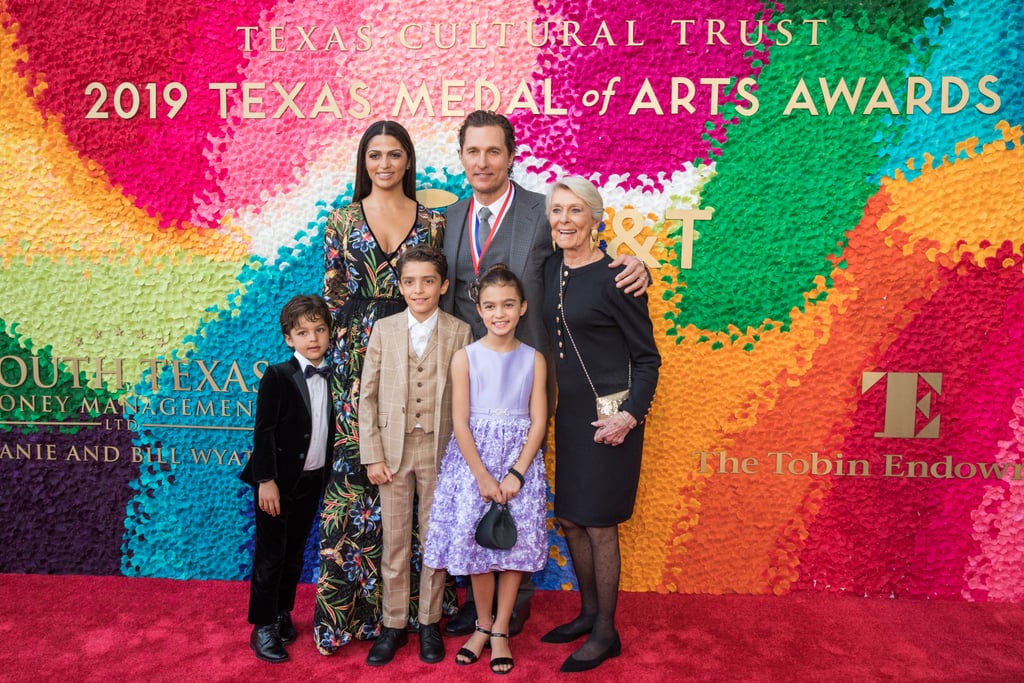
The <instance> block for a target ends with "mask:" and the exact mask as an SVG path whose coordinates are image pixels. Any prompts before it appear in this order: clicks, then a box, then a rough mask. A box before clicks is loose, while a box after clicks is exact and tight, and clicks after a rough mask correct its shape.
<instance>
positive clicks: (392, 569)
mask: <svg viewBox="0 0 1024 683" xmlns="http://www.w3.org/2000/svg"><path fill="white" fill-rule="evenodd" d="M397 269H398V274H399V287H400V289H401V291H402V296H403V297H404V298H405V302H406V304H408V309H407V310H406V311H404V312H402V313H399V314H397V315H392V316H389V317H387V318H383V319H381V320H378V321H377V323H376V324H375V325H374V327H373V332H372V333H371V334H370V342H369V345H368V346H367V349H366V360H365V364H364V366H363V374H362V379H361V382H362V387H361V389H362V391H361V394H360V398H359V458H360V460H361V461H362V463H363V464H364V465H366V466H367V475H368V477H369V479H370V481H371V482H372V483H374V484H377V485H378V486H379V487H380V503H381V505H380V507H381V521H382V525H383V532H384V549H383V557H382V559H381V576H382V577H383V594H384V599H383V602H384V608H383V612H384V614H383V628H382V629H381V633H380V635H379V636H378V637H377V640H376V642H375V643H374V644H373V647H372V648H370V653H369V654H368V655H367V657H366V663H367V664H369V665H371V666H383V665H384V664H387V663H388V662H390V661H391V660H392V659H393V658H394V656H395V652H396V650H398V648H399V647H401V646H403V645H405V644H406V642H407V635H406V628H407V626H408V621H409V592H410V585H409V584H410V578H409V559H410V555H411V553H412V515H413V496H415V495H416V494H419V527H420V534H421V536H422V537H423V538H426V532H427V524H428V523H429V517H430V507H431V505H432V504H433V501H434V487H435V485H436V484H437V472H438V469H439V468H440V466H441V457H442V456H443V455H444V449H445V447H446V446H447V444H448V440H449V438H450V437H451V433H452V416H451V402H452V399H451V377H450V372H449V368H450V366H451V361H452V355H454V354H455V352H456V351H457V350H459V349H461V348H462V347H463V346H465V345H467V344H469V343H470V342H471V341H473V337H472V332H471V331H470V327H469V325H467V324H466V323H464V322H462V321H460V320H459V319H457V318H456V317H454V316H452V315H449V314H447V313H445V312H444V311H442V310H440V308H439V305H440V301H441V295H442V294H444V293H445V291H447V289H448V277H447V274H448V261H447V259H446V258H445V256H444V253H442V252H441V251H440V250H438V249H436V248H434V247H428V246H425V245H420V246H416V247H412V248H410V249H408V250H407V251H406V252H405V253H404V254H402V256H401V258H399V259H398V266H397ZM385 369H386V370H385ZM444 581H445V575H444V572H443V571H434V570H433V569H430V568H429V567H426V566H424V567H423V569H422V571H421V573H420V593H419V596H420V597H419V600H420V602H419V615H418V619H419V623H420V631H419V639H420V659H421V660H422V661H424V662H427V663H431V664H434V663H437V662H440V661H441V660H442V659H444V642H443V641H442V639H441V630H440V628H439V626H438V622H439V621H440V620H441V601H442V598H443V595H444Z"/></svg>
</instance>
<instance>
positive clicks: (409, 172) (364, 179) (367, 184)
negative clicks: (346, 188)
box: [352, 121, 416, 202]
mask: <svg viewBox="0 0 1024 683" xmlns="http://www.w3.org/2000/svg"><path fill="white" fill-rule="evenodd" d="M378 135H390V136H391V137H393V138H394V139H396V140H398V144H400V145H401V146H402V149H404V150H405V153H406V155H407V156H408V157H409V168H407V169H406V171H405V175H404V176H403V177H402V191H403V192H404V193H405V196H406V197H408V198H409V199H412V200H415V199H416V148H415V147H413V144H412V138H411V137H410V136H409V131H407V130H406V129H405V128H403V127H402V124H400V123H397V122H395V121H377V122H376V123H373V124H370V127H369V128H367V129H366V132H365V133H363V137H362V138H361V139H360V140H359V150H358V151H357V152H356V185H355V188H354V189H353V190H352V201H354V202H358V201H360V200H362V199H364V198H365V197H366V196H367V195H369V194H370V190H372V189H373V182H372V181H371V180H370V174H369V173H367V172H366V150H367V148H368V147H369V146H370V140H372V139H373V138H375V137H377V136H378Z"/></svg>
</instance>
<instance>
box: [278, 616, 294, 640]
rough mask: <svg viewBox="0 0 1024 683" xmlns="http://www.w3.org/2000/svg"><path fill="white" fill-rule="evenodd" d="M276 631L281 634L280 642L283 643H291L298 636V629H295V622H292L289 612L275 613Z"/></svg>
mask: <svg viewBox="0 0 1024 683" xmlns="http://www.w3.org/2000/svg"><path fill="white" fill-rule="evenodd" d="M277 632H278V634H280V636H281V642H282V643H284V644H285V645H291V644H292V643H294V642H295V639H296V638H298V637H299V633H298V631H296V630H295V624H293V623H292V615H291V613H290V612H281V613H280V614H278V615H277Z"/></svg>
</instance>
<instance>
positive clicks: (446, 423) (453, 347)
mask: <svg viewBox="0 0 1024 683" xmlns="http://www.w3.org/2000/svg"><path fill="white" fill-rule="evenodd" d="M434 335H436V337H437V346H438V348H437V356H436V360H437V392H436V394H435V403H434V424H433V437H434V453H435V457H436V464H437V465H438V467H440V465H441V456H442V455H443V454H444V448H445V447H446V446H447V445H448V438H449V437H450V436H451V433H452V389H451V373H450V367H451V362H452V356H453V355H454V354H455V352H456V351H458V350H459V349H461V348H462V347H464V346H466V345H467V344H469V343H470V342H472V341H473V335H472V332H471V331H470V328H469V325H467V324H466V323H464V322H462V321H461V320H459V319H458V318H456V317H455V316H453V315H449V314H448V313H445V312H444V311H439V312H438V318H437V327H436V328H435V330H434ZM408 378H409V324H408V314H407V313H406V312H405V311H403V312H402V313H398V314H396V315H392V316H388V317H387V318H383V319H381V320H378V321H377V323H376V324H375V325H374V326H373V332H372V333H370V343H369V345H368V347H367V349H366V360H365V361H364V365H363V376H362V380H361V386H360V394H359V460H360V461H361V462H362V463H363V464H364V465H370V464H373V463H376V462H384V463H386V464H387V466H388V468H389V469H391V471H393V472H394V471H396V470H398V468H399V466H400V465H401V462H402V450H403V448H404V445H405V434H406V417H407V416H406V414H405V409H406V399H407V396H408V387H407V386H406V384H407V382H408Z"/></svg>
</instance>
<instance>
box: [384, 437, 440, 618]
mask: <svg viewBox="0 0 1024 683" xmlns="http://www.w3.org/2000/svg"><path fill="white" fill-rule="evenodd" d="M436 485H437V460H436V458H435V454H434V439H433V438H432V437H431V435H430V434H427V433H426V432H424V431H423V430H422V429H419V428H416V429H414V430H413V431H412V433H410V434H407V435H406V437H405V451H404V452H403V453H402V465H401V467H399V468H398V471H397V472H392V480H391V482H390V483H388V484H384V485H383V486H381V487H380V510H381V519H382V523H383V526H384V528H383V532H384V548H383V557H382V558H381V572H380V573H381V577H382V578H383V589H384V600H383V603H384V625H385V626H387V627H388V628H398V629H405V628H406V626H407V625H408V619H409V593H410V587H411V579H410V576H409V563H410V560H411V557H412V506H413V496H414V495H415V494H416V493H418V494H419V498H420V500H419V523H420V540H421V541H426V539H427V526H428V524H429V523H430V507H431V505H433V503H434V488H435V486H436ZM444 581H445V573H444V570H443V569H438V570H434V569H431V568H430V567H427V566H424V567H423V568H422V570H421V571H420V607H419V614H418V615H417V617H418V619H419V622H420V623H421V624H435V623H437V622H438V621H440V619H441V601H442V599H443V598H444Z"/></svg>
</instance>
